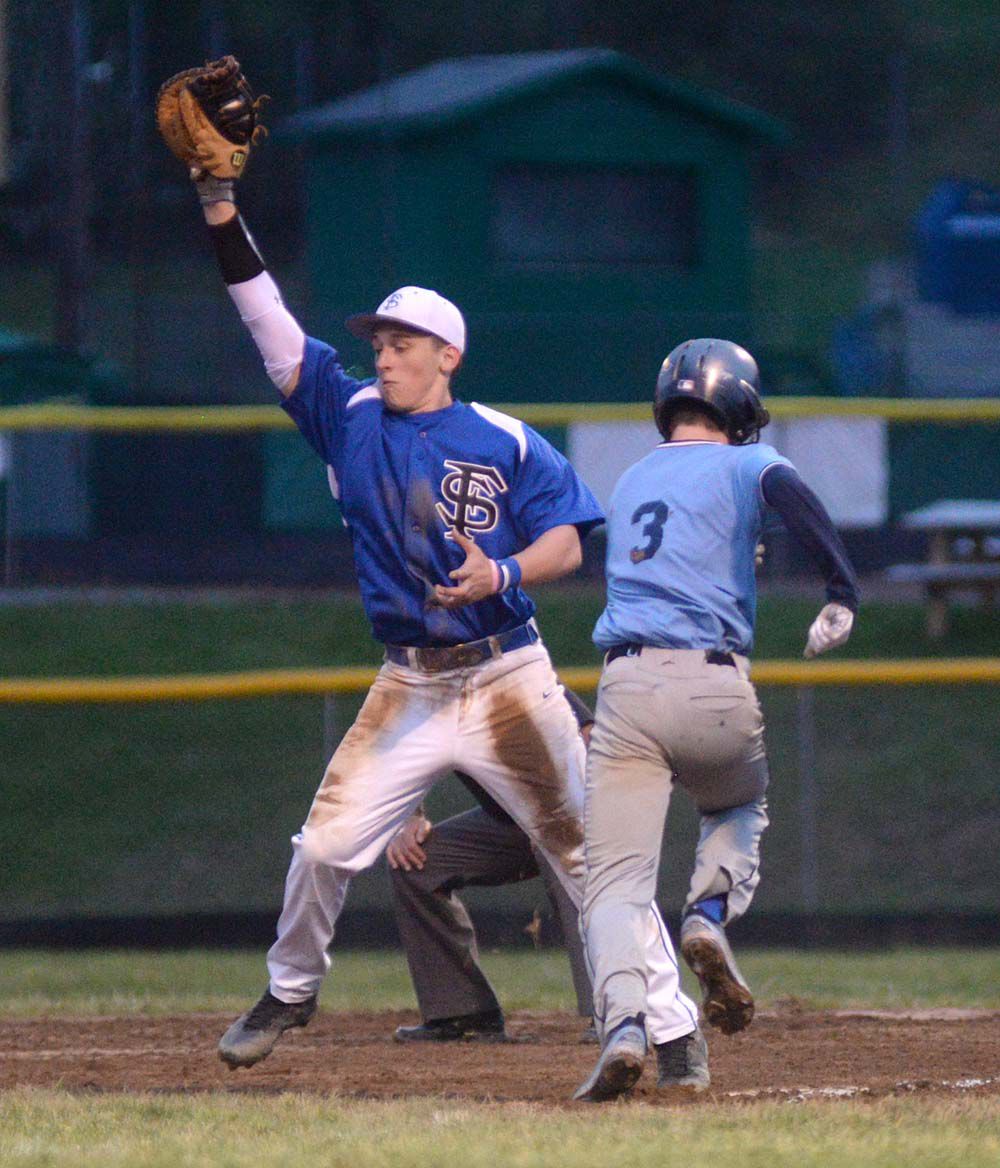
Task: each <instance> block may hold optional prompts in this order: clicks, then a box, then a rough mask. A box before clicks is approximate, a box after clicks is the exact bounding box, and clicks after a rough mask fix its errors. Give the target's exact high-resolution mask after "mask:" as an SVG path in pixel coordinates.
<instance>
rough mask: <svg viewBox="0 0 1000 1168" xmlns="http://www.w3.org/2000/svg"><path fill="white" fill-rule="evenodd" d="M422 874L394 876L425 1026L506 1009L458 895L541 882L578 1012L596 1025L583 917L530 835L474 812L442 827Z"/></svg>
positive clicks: (428, 843) (427, 846) (397, 872)
mask: <svg viewBox="0 0 1000 1168" xmlns="http://www.w3.org/2000/svg"><path fill="white" fill-rule="evenodd" d="M422 846H423V849H424V852H425V853H426V856H427V861H426V863H425V864H424V866H423V868H422V869H421V870H420V871H419V872H416V871H415V872H404V871H402V870H401V869H394V868H390V869H389V874H390V876H391V878H392V879H391V884H392V891H393V904H394V907H395V910H396V920H397V922H398V924H399V933H400V936H401V938H402V941H403V947H404V949H405V950H406V960H407V961H408V963H409V966H410V976H411V977H412V978H413V987H414V989H415V990H416V994H417V1003H418V1005H419V1007H420V1013H421V1016H422V1017H423V1019H424V1021H425V1022H430V1021H433V1020H435V1019H438V1018H455V1017H458V1016H460V1015H462V1014H478V1013H481V1012H483V1011H485V1010H498V1009H499V1008H500V1005H499V1002H498V1001H497V997H496V994H495V993H494V992H493V987H492V986H491V985H490V983H489V981H488V980H487V978H486V974H485V973H483V971H482V969H481V968H480V966H479V953H478V949H477V947H476V934H475V930H474V929H473V927H472V921H471V920H470V918H469V914H468V912H467V911H466V909H465V906H464V905H463V904H462V902H461V901H460V900H459V899H458V897H457V896H456V895H455V893H456V890H457V889H459V888H465V887H468V886H476V887H493V886H495V885H501V884H516V883H519V882H520V881H521V880H530V879H532V878H533V877H534V876H538V875H541V877H542V879H543V880H544V881H545V888H546V891H547V892H548V895H549V899H550V901H551V902H552V907H553V909H554V910H555V914H556V916H557V918H558V919H559V922H560V924H561V926H562V931H563V937H564V939H565V942H566V948H567V950H568V953H569V963H570V970H571V972H572V976H573V988H574V990H575V992H576V1000H577V1008H578V1010H579V1012H580V1015H581V1016H582V1017H590V1014H591V1012H592V1009H593V1001H592V995H591V989H590V979H589V978H588V977H587V970H586V966H585V964H584V957H583V946H582V943H581V940H580V930H579V914H578V912H577V909H576V907H575V906H574V904H573V902H572V901H571V900H570V898H569V897H568V896H567V895H566V891H565V889H564V888H563V886H562V885H561V884H560V883H559V880H558V878H557V877H556V875H555V873H554V872H553V871H552V869H551V868H550V867H549V864H548V862H547V861H546V860H545V858H544V857H543V856H541V855H538V854H537V853H536V852H535V851H534V850H533V848H532V846H531V842H530V841H529V839H528V837H527V836H526V835H525V834H524V832H523V831H522V830H521V829H520V828H519V827H518V826H517V825H516V824H514V823H510V822H505V821H504V820H501V819H497V818H496V817H495V816H492V815H489V814H487V813H486V812H485V811H483V810H482V808H479V807H476V808H474V809H473V810H471V811H466V812H464V813H463V814H461V815H455V816H453V817H452V818H451V819H446V820H444V821H443V822H441V823H437V824H435V825H434V827H433V828H432V830H431V833H430V835H429V836H428V837H427V839H426V840H425V841H424V844H423V845H422Z"/></svg>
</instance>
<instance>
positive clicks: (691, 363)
mask: <svg viewBox="0 0 1000 1168" xmlns="http://www.w3.org/2000/svg"><path fill="white" fill-rule="evenodd" d="M695 404H696V405H697V408H699V409H702V410H704V411H705V412H706V413H707V414H708V415H709V416H710V417H711V418H712V419H713V420H714V421H715V422H716V423H717V424H718V425H719V426H721V427H722V429H723V430H724V431H725V432H726V434H727V435H728V437H729V441H730V442H732V443H733V445H734V446H741V445H743V444H744V443H746V442H756V441H757V438H758V435H759V432H760V430H761V428H762V427H764V426H766V425H767V423H768V422H769V421H770V420H771V416H770V414H769V413H768V412H767V410H766V409H765V408H764V406H763V404H762V403H761V400H760V373H759V372H758V370H757V362H756V361H755V360H754V359H753V357H751V356H750V354H749V353H748V352H747V351H746V349H741V348H740V346H739V345H734V344H733V342H732V341H720V340H716V339H715V338H714V337H702V338H700V339H699V340H695V341H685V342H684V343H683V344H681V345H678V346H677V348H676V349H674V350H673V351H672V352H671V353H670V354H669V355H668V357H667V359H666V360H665V361H664V362H663V365H662V367H661V369H660V375H659V377H657V379H656V396H655V398H654V399H653V417H654V419H655V420H656V427H657V429H658V430H659V431H660V433H661V434H662V435H663V437H664V438H667V439H669V437H670V421H671V418H672V416H673V414H674V412H675V411H676V410H678V409H680V408H682V407H683V406H685V405H688V406H691V405H695Z"/></svg>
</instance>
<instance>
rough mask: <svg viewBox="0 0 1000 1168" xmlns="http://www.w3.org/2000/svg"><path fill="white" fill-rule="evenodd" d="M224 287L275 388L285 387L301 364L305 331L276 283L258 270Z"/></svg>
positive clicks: (268, 275)
mask: <svg viewBox="0 0 1000 1168" xmlns="http://www.w3.org/2000/svg"><path fill="white" fill-rule="evenodd" d="M227 287H228V289H229V295H230V296H231V297H232V298H233V303H234V304H235V305H236V307H237V309H239V313H240V319H241V320H242V321H243V323H244V324H245V325H246V326H247V328H248V329H249V330H250V335H251V336H252V337H253V339H254V341H255V342H256V345H257V348H258V349H259V350H260V355H261V356H262V357H263V358H264V369H265V371H266V373H267V375H268V377H270V379H271V380H272V381H273V382H274V384H275V385H276V386H277V387H278V389H280V390H284V389H287V387H288V386H289V385H290V384H291V382H292V379H293V377H294V376H295V371H296V369H298V367H299V366H300V365H301V364H302V354H303V351H304V349H305V343H306V334H305V333H304V332H303V331H302V329H301V327H300V326H299V322H298V321H297V320H296V319H295V317H294V316H292V314H291V313H290V312H289V311H288V309H287V308H286V307H285V305H284V301H283V300H282V299H281V293H280V292H279V291H278V286H277V284H275V282H274V280H272V279H271V276H270V274H269V273H268V272H261V273H260V274H259V275H257V276H254V277H253V279H252V280H244V281H243V283H241V284H229V285H227Z"/></svg>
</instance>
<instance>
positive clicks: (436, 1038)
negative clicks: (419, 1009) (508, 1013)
mask: <svg viewBox="0 0 1000 1168" xmlns="http://www.w3.org/2000/svg"><path fill="white" fill-rule="evenodd" d="M392 1037H393V1039H394V1040H395V1041H396V1042H506V1041H507V1032H506V1031H505V1030H504V1021H503V1013H502V1012H501V1011H500V1010H485V1011H483V1012H482V1013H481V1014H459V1015H458V1016H457V1017H455V1018H432V1019H431V1020H430V1021H429V1022H421V1023H420V1025H419V1026H397V1027H396V1033H395V1034H394V1035H393V1036H392Z"/></svg>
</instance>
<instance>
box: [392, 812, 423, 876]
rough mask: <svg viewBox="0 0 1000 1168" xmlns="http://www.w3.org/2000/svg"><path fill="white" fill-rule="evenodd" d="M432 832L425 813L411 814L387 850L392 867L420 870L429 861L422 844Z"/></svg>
mask: <svg viewBox="0 0 1000 1168" xmlns="http://www.w3.org/2000/svg"><path fill="white" fill-rule="evenodd" d="M430 834H431V821H430V820H429V819H425V818H424V816H423V815H411V816H410V818H409V819H408V820H407V821H406V822H405V823H404V824H403V826H402V827H401V828H400V829H399V831H397V832H396V834H395V835H394V836H393V837H392V839H391V840H390V841H389V846H388V847H387V848H386V850H385V855H386V859H387V860H388V861H389V867H390V868H402V869H403V871H404V872H419V871H420V869H421V868H423V866H424V864H425V863H426V862H427V853H426V852H425V851H424V849H423V848H422V847H421V846H420V845H421V844H422V843H423V842H424V840H426V839H427V837H428V836H429V835H430Z"/></svg>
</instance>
